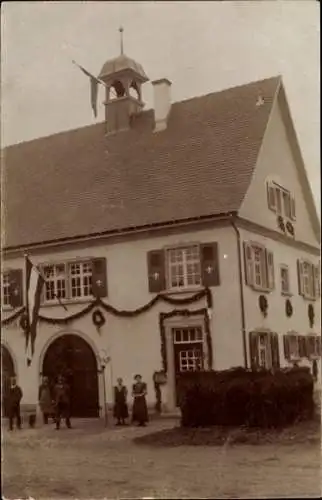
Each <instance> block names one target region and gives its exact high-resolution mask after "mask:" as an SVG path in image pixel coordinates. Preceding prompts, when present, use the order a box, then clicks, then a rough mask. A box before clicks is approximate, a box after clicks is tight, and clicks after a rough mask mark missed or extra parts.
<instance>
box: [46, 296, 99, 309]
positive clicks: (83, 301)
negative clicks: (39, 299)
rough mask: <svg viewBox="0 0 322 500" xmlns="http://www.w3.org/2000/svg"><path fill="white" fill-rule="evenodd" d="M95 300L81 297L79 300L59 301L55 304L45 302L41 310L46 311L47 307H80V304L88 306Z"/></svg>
mask: <svg viewBox="0 0 322 500" xmlns="http://www.w3.org/2000/svg"><path fill="white" fill-rule="evenodd" d="M93 300H94V297H93V296H92V297H86V298H85V297H81V298H79V299H64V300H61V302H60V303H59V302H58V300H56V301H55V302H45V303H43V304H40V308H41V309H45V308H47V307H63V306H72V305H78V304H88V303H89V302H92V301H93Z"/></svg>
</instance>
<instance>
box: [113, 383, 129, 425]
mask: <svg viewBox="0 0 322 500" xmlns="http://www.w3.org/2000/svg"><path fill="white" fill-rule="evenodd" d="M126 400H127V388H126V387H125V385H123V380H122V379H121V378H118V379H117V385H116V386H115V387H114V418H115V419H116V420H117V423H116V425H125V419H127V418H128V416H129V411H128V408H127V401H126Z"/></svg>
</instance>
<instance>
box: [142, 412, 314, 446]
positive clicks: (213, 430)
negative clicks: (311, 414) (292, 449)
mask: <svg viewBox="0 0 322 500" xmlns="http://www.w3.org/2000/svg"><path fill="white" fill-rule="evenodd" d="M133 441H134V443H135V444H138V445H146V446H156V447H176V446H223V445H225V444H229V445H239V444H251V445H263V444H278V445H287V444H292V445H294V444H297V443H306V444H313V445H319V444H320V442H321V420H320V418H318V417H316V418H315V419H313V420H311V421H308V422H301V423H298V424H295V425H293V426H291V427H288V428H286V429H282V430H270V429H247V428H245V427H239V428H232V427H220V426H214V427H208V428H200V427H199V428H184V427H174V428H172V429H165V430H161V431H159V432H154V433H151V434H146V435H144V436H138V437H136V438H134V439H133Z"/></svg>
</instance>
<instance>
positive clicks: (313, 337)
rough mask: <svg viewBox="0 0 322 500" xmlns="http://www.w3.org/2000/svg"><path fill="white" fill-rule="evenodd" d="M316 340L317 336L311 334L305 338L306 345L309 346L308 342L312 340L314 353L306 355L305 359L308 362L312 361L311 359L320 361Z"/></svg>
mask: <svg viewBox="0 0 322 500" xmlns="http://www.w3.org/2000/svg"><path fill="white" fill-rule="evenodd" d="M318 338H319V336H318V335H313V334H312V333H310V334H309V335H307V336H306V339H307V344H309V341H310V340H311V339H312V340H314V352H313V353H311V352H310V353H307V357H308V359H309V360H313V359H320V354H319V352H318V350H319V349H318V341H317V340H318ZM307 351H308V348H307Z"/></svg>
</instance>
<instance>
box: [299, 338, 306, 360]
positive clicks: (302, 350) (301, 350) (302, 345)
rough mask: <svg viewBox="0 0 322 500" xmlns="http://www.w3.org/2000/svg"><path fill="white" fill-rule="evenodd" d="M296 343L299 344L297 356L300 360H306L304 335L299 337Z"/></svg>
mask: <svg viewBox="0 0 322 500" xmlns="http://www.w3.org/2000/svg"><path fill="white" fill-rule="evenodd" d="M298 342H299V356H300V358H306V357H307V349H306V337H305V336H304V335H299V336H298Z"/></svg>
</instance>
